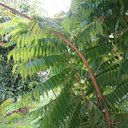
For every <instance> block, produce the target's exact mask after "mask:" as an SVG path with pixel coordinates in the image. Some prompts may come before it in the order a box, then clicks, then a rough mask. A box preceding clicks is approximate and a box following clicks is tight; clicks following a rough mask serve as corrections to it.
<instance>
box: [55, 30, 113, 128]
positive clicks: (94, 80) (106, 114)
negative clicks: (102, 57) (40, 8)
mask: <svg viewBox="0 0 128 128" xmlns="http://www.w3.org/2000/svg"><path fill="white" fill-rule="evenodd" d="M53 33H54V34H55V35H56V36H57V37H59V38H60V39H62V40H63V41H64V42H65V43H66V44H68V45H69V46H70V47H71V48H72V49H73V50H75V52H76V53H77V54H78V55H79V57H80V58H81V59H82V61H83V63H84V65H85V66H86V67H87V69H88V72H89V74H90V77H91V80H92V83H93V86H94V88H95V90H96V92H97V94H98V96H99V98H100V100H101V102H102V103H103V105H105V101H104V96H103V94H102V93H101V91H100V89H99V86H98V84H97V82H96V79H95V77H94V74H93V72H92V69H91V67H90V65H89V63H88V62H87V60H86V58H85V57H84V55H83V54H82V52H81V51H80V50H79V49H78V48H77V47H76V46H75V45H74V44H73V43H72V42H71V41H70V40H68V39H67V38H66V37H65V36H63V35H62V34H61V33H59V32H55V31H54V32H53ZM104 110H105V118H106V123H107V126H108V128H111V121H110V114H109V112H108V109H107V107H106V106H104Z"/></svg>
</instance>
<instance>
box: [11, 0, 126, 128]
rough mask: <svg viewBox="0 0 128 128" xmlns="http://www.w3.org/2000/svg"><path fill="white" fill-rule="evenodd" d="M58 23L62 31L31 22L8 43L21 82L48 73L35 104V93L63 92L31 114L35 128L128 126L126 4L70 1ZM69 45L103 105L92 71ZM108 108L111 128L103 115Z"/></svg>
mask: <svg viewBox="0 0 128 128" xmlns="http://www.w3.org/2000/svg"><path fill="white" fill-rule="evenodd" d="M61 24H62V25H63V28H62V27H61V26H59V25H58V24H56V23H55V22H54V21H53V22H51V20H49V19H45V18H43V19H41V18H35V19H33V20H31V21H30V23H29V24H28V25H27V28H26V27H25V28H23V29H22V30H21V31H20V34H19V33H18V36H17V33H16V34H14V35H13V37H12V39H11V40H10V42H11V41H12V40H13V41H15V43H16V47H15V48H14V49H13V50H12V51H11V52H10V54H9V58H10V57H13V59H14V64H15V65H14V68H13V71H14V72H18V73H20V74H21V76H22V77H23V79H24V80H25V78H26V77H27V76H32V75H34V74H35V73H36V72H38V71H42V70H44V71H45V70H47V69H50V72H51V73H50V76H49V79H48V80H46V81H45V82H42V83H40V84H39V85H38V86H37V87H36V88H35V91H34V92H33V93H34V97H33V99H38V98H37V95H36V94H38V95H43V94H44V93H47V92H48V91H49V90H53V91H54V90H55V89H56V88H59V89H60V90H61V91H60V95H57V96H56V100H55V101H54V102H53V101H51V102H50V103H49V104H47V105H46V106H43V107H41V108H39V109H38V110H35V111H34V112H32V114H33V118H34V116H35V118H37V117H40V118H37V120H36V123H35V127H39V128H40V127H45V128H51V127H52V128H59V127H60V128H62V127H67V128H68V127H70V128H77V127H81V128H84V127H89V128H94V127H96V128H98V127H108V128H110V127H119V128H125V127H127V120H128V116H127V110H126V109H125V106H126V105H127V104H126V102H125V101H126V99H127V92H128V86H127V80H128V77H127V76H128V75H127V73H128V72H127V64H128V60H127V34H128V33H127V4H126V0H118V1H110V0H108V1H102V0H98V1H91V0H88V1H86V0H85V1H81V0H74V1H73V2H72V6H71V10H70V12H69V15H68V16H66V17H65V18H64V20H63V22H62V23H61ZM14 30H15V28H14ZM60 32H61V33H63V35H65V36H63V35H62V34H61V33H60ZM64 42H66V43H68V44H69V46H68V45H65V43H64ZM72 42H73V43H72ZM71 45H72V46H71ZM74 45H75V46H77V47H74ZM70 46H71V47H72V48H73V47H74V50H75V51H77V50H78V51H80V53H83V55H84V56H85V57H86V59H87V60H88V63H89V66H90V67H91V69H92V71H93V73H94V75H95V77H94V79H96V81H97V85H98V88H100V91H101V92H102V93H101V94H104V97H105V98H104V100H105V101H104V100H103V101H102V99H101V97H100V95H99V93H97V91H96V92H95V90H94V89H93V86H92V85H94V80H92V77H90V75H89V73H90V71H89V72H88V70H87V69H88V68H86V67H85V65H84V64H83V62H82V60H81V59H80V58H79V57H78V56H77V54H76V52H74V51H73V50H72V49H71V47H70ZM78 51H77V53H78ZM78 54H79V53H78ZM79 55H80V54H79ZM55 94H56V93H55ZM38 97H39V96H38ZM106 106H107V108H108V109H107V110H108V111H109V113H110V120H111V125H109V121H108V120H106V119H108V118H109V117H108V118H106V115H105V116H104V108H105V107H106ZM105 118H106V119H105ZM105 121H106V122H107V125H106V123H105Z"/></svg>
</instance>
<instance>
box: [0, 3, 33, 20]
mask: <svg viewBox="0 0 128 128" xmlns="http://www.w3.org/2000/svg"><path fill="white" fill-rule="evenodd" d="M0 6H2V7H4V8H6V9H9V10H10V11H12V12H14V13H16V14H18V15H20V16H22V17H24V18H27V19H29V20H31V19H32V18H31V17H29V16H27V15H25V14H23V13H21V12H19V11H17V10H15V9H14V8H11V7H9V6H7V5H5V4H2V3H0Z"/></svg>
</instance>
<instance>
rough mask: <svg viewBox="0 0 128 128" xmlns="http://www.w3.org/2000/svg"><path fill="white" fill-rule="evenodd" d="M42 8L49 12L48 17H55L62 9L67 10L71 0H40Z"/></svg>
mask: <svg viewBox="0 0 128 128" xmlns="http://www.w3.org/2000/svg"><path fill="white" fill-rule="evenodd" d="M40 3H41V8H42V9H43V10H45V11H46V12H47V15H48V17H53V16H54V15H55V14H56V13H60V12H61V11H64V12H67V11H68V9H69V8H70V4H71V0H40Z"/></svg>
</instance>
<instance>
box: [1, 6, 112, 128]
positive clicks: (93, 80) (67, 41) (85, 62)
mask: <svg viewBox="0 0 128 128" xmlns="http://www.w3.org/2000/svg"><path fill="white" fill-rule="evenodd" d="M0 6H3V7H4V8H7V9H9V10H11V11H13V12H15V13H16V14H19V15H20V16H22V17H25V18H27V19H29V20H31V19H32V18H31V17H29V16H26V15H25V14H22V13H20V12H18V11H17V10H15V9H13V8H10V7H8V6H6V5H4V4H2V3H0ZM53 34H55V35H56V36H57V37H59V38H60V39H62V40H63V41H64V42H65V43H66V44H67V45H69V46H70V47H71V48H72V49H73V50H75V52H76V53H77V54H78V55H79V57H80V58H81V59H82V61H83V63H84V65H85V66H86V67H87V69H88V72H89V74H90V77H91V80H92V83H93V86H94V88H95V90H96V93H97V94H98V96H99V98H100V100H101V102H102V103H103V105H104V110H105V119H106V123H107V127H108V128H111V120H110V114H109V112H108V109H107V107H106V106H105V101H104V96H103V94H102V92H101V91H100V89H99V86H98V84H97V82H96V79H95V76H94V74H93V72H92V69H91V67H90V65H89V63H88V62H87V60H86V58H85V57H84V55H83V54H82V52H81V51H80V50H79V49H78V48H77V47H76V46H75V45H74V44H73V43H72V42H71V41H70V40H68V39H67V38H66V37H65V36H63V35H62V34H61V33H59V32H55V31H53Z"/></svg>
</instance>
